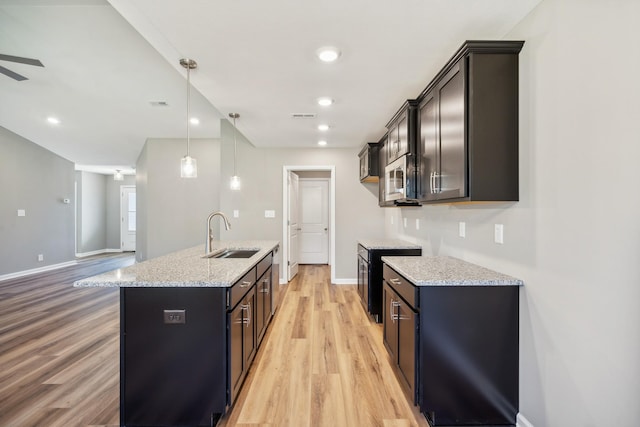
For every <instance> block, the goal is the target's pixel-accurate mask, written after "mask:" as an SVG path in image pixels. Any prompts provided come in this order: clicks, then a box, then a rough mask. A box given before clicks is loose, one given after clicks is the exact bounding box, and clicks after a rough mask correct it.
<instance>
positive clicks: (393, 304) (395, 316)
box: [389, 298, 400, 323]
mask: <svg viewBox="0 0 640 427" xmlns="http://www.w3.org/2000/svg"><path fill="white" fill-rule="evenodd" d="M394 307H400V303H399V302H397V301H394V300H393V298H392V299H391V304H390V306H389V312H390V313H391V321H392V322H393V323H396V320H398V319H399V316H398V314H396V313H395V310H394Z"/></svg>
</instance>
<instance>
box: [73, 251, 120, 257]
mask: <svg viewBox="0 0 640 427" xmlns="http://www.w3.org/2000/svg"><path fill="white" fill-rule="evenodd" d="M120 252H122V249H98V250H97V251H90V252H80V253H76V258H85V257H88V256H93V255H101V254H110V253H120Z"/></svg>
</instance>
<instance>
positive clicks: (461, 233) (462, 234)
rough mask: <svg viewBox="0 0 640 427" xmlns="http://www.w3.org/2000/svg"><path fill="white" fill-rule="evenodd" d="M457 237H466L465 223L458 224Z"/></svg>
mask: <svg viewBox="0 0 640 427" xmlns="http://www.w3.org/2000/svg"><path fill="white" fill-rule="evenodd" d="M458 235H459V236H460V237H462V238H464V237H466V235H467V223H465V222H463V221H460V222H459V223H458Z"/></svg>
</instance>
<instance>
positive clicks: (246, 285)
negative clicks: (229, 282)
mask: <svg viewBox="0 0 640 427" xmlns="http://www.w3.org/2000/svg"><path fill="white" fill-rule="evenodd" d="M248 286H251V282H242V283H240V287H241V288H246V287H248Z"/></svg>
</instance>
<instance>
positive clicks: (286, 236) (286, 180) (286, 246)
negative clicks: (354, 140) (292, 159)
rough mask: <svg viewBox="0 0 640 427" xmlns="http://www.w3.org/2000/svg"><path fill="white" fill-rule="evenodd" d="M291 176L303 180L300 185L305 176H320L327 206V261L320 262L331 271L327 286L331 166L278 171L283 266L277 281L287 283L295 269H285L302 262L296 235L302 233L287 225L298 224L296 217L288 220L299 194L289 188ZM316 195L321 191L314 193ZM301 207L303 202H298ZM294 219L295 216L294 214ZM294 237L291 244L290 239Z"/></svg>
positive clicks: (331, 259) (331, 250) (331, 255)
mask: <svg viewBox="0 0 640 427" xmlns="http://www.w3.org/2000/svg"><path fill="white" fill-rule="evenodd" d="M292 173H294V174H295V175H296V178H297V177H298V176H303V177H304V178H303V180H302V182H304V180H305V179H306V178H308V177H311V175H309V174H321V175H322V176H321V178H322V179H323V180H324V181H326V182H327V186H328V190H327V204H328V213H327V226H326V228H327V230H326V235H327V238H328V241H327V246H328V248H327V256H328V260H327V261H326V262H324V264H327V263H328V264H329V268H330V271H331V283H334V282H335V268H334V265H335V225H334V224H335V166H283V168H282V182H283V184H282V194H283V198H282V199H283V206H282V212H284V213H285V214H284V215H282V221H283V222H282V230H283V235H282V257H283V258H282V265H283V268H284V270H283V275H282V276H281V277H283V278H285V279H286V280H287V281H290V280H291V279H292V278H293V277H294V276H295V273H296V271H297V269H291V268H289V267H290V265H291V264H292V261H293V263H295V264H296V266H297V263H298V262H302V261H301V260H300V258H299V257H300V251H299V250H298V248H299V247H300V245H301V244H303V243H302V242H301V239H300V238H301V234H298V233H299V232H301V231H302V227H301V223H298V224H297V225H296V226H292V223H291V221H292V220H293V221H296V220H298V221H301V220H300V219H299V218H298V217H297V216H295V217H294V218H292V217H291V212H290V211H291V209H292V207H291V205H292V203H293V204H299V203H300V202H299V198H300V194H299V191H298V192H295V190H293V189H292V186H291V185H290V182H291V176H292ZM315 191H316V192H318V191H321V190H317V189H316V190H315ZM302 203H304V202H302ZM294 215H297V213H294ZM324 228H325V227H324V226H322V231H323V232H324V231H325V230H324ZM292 236H293V237H294V238H293V240H292V239H291V237H292Z"/></svg>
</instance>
